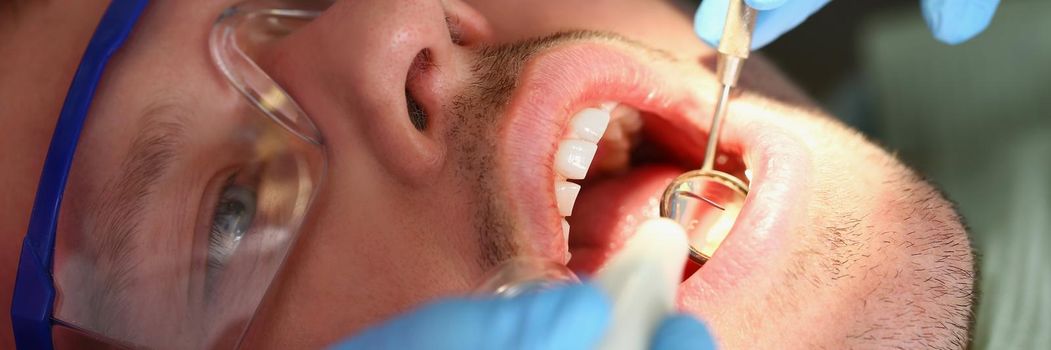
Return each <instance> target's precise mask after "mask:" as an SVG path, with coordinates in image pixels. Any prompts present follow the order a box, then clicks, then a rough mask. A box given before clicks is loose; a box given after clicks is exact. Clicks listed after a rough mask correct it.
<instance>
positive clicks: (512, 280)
mask: <svg viewBox="0 0 1051 350" xmlns="http://www.w3.org/2000/svg"><path fill="white" fill-rule="evenodd" d="M579 282H580V279H578V278H577V275H576V274H574V273H573V271H570V270H569V268H567V267H565V266H564V265H560V264H557V263H555V262H553V261H548V260H543V259H538V258H527V257H518V258H514V259H510V260H508V261H505V262H503V263H501V264H500V265H497V266H496V267H495V268H493V269H492V270H491V271H490V272H489V273H488V275H487V276H486V277H485V278H484V279H483V280H482V283H481V284H479V285H478V287H477V288H476V290H477V291H478V292H479V293H483V294H496V295H499V296H503V297H514V296H516V295H520V294H522V293H527V292H530V291H537V290H544V289H548V288H551V287H555V286H559V285H564V284H569V283H579Z"/></svg>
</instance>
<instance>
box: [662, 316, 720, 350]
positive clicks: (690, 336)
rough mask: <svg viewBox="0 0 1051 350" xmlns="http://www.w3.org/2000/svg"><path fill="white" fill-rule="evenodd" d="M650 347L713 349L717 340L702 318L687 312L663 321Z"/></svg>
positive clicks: (664, 348) (666, 349)
mask: <svg viewBox="0 0 1051 350" xmlns="http://www.w3.org/2000/svg"><path fill="white" fill-rule="evenodd" d="M650 348H651V349H654V350H680V349H681V350H686V349H695V350H712V349H715V348H716V346H715V340H713V339H712V335H711V333H709V332H708V327H705V325H704V324H703V323H701V321H700V320H698V319H696V318H694V317H693V316H690V315H687V314H676V315H672V316H669V317H668V318H666V319H664V321H663V322H661V325H660V326H659V327H658V328H657V332H656V334H655V335H654V337H653V344H652V345H651V346H650Z"/></svg>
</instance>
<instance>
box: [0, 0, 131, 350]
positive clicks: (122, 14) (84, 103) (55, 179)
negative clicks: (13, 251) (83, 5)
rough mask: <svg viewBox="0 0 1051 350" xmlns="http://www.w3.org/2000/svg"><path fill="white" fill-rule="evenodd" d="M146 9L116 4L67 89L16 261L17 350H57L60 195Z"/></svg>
mask: <svg viewBox="0 0 1051 350" xmlns="http://www.w3.org/2000/svg"><path fill="white" fill-rule="evenodd" d="M147 3H148V0H114V1H113V2H112V3H111V4H110V5H109V8H107V9H106V13H105V14H103V16H102V20H101V21H100V22H99V25H98V27H97V28H96V29H95V34H94V35H93V36H92V37H91V42H90V43H88V48H87V50H85V52H84V56H83V58H82V59H81V61H80V66H78V67H77V73H76V75H74V76H73V83H72V84H70V86H69V92H68V93H67V95H66V101H65V103H64V104H63V106H62V113H61V114H59V117H58V123H57V125H56V126H55V132H54V134H52V135H51V146H50V147H49V148H48V151H47V158H46V159H45V160H44V169H43V171H42V172H41V175H40V184H39V185H38V187H37V193H36V200H35V202H34V203H33V212H32V214H31V216H30V218H29V228H28V229H27V231H26V237H25V239H24V240H23V241H22V254H21V256H20V257H19V260H18V277H17V278H16V279H15V290H14V296H13V297H12V302H11V324H12V328H14V334H15V345H16V346H17V347H18V348H19V349H51V348H53V344H52V341H51V314H52V311H53V303H54V300H55V286H54V280H53V279H52V274H51V269H52V265H53V264H54V253H55V228H56V226H57V222H58V213H59V207H60V206H61V204H62V192H63V191H65V188H66V180H67V179H68V178H69V168H70V167H71V166H72V163H73V153H74V152H75V151H76V148H77V142H78V141H79V139H80V131H81V130H82V129H83V127H84V119H85V117H86V116H87V113H88V108H89V107H90V106H91V101H92V99H93V98H94V97H95V88H96V87H97V86H98V83H99V79H100V78H101V77H102V72H103V70H104V68H105V67H106V63H107V62H109V58H110V56H112V55H113V53H114V52H116V51H117V49H119V48H120V47H121V45H123V44H124V40H125V39H127V37H128V33H130V32H131V29H132V27H133V26H134V25H135V22H137V21H138V19H139V15H140V14H142V11H143V10H144V9H145V8H146V4H147Z"/></svg>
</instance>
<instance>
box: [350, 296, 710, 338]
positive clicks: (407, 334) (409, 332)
mask: <svg viewBox="0 0 1051 350" xmlns="http://www.w3.org/2000/svg"><path fill="white" fill-rule="evenodd" d="M610 312H611V307H610V304H609V299H608V298H607V297H606V296H605V294H603V293H602V292H601V291H600V290H598V289H597V288H596V287H594V286H592V285H589V284H580V285H572V286H566V287H560V288H555V289H551V290H545V291H542V292H538V293H529V294H523V295H519V296H516V297H514V298H509V299H505V298H490V299H450V300H445V301H441V302H437V303H434V304H430V305H428V306H424V307H423V308H421V309H418V310H416V311H414V312H412V313H409V314H406V315H404V316H401V317H399V318H396V319H394V320H392V321H389V322H387V323H385V324H382V325H379V326H377V327H374V328H371V329H368V330H365V331H364V332H363V333H361V334H360V335H358V336H356V337H354V338H351V339H349V340H347V341H344V342H342V343H340V344H337V345H336V346H334V347H333V349H340V350H357V349H362V350H364V349H399V350H403V349H567V350H571V349H593V348H594V347H595V346H596V345H597V344H598V343H599V341H600V340H601V339H602V335H603V333H604V332H605V331H606V328H607V326H608V325H609V321H610ZM653 348H654V349H657V350H674V349H702V350H703V349H714V346H713V345H712V340H711V337H710V336H709V335H708V332H707V330H706V329H705V328H704V325H702V324H701V323H700V322H699V321H697V320H696V319H694V318H693V317H690V316H686V315H676V316H672V317H668V318H667V319H666V320H665V322H663V324H662V325H661V326H660V328H659V329H658V331H657V334H656V335H655V336H654V340H653Z"/></svg>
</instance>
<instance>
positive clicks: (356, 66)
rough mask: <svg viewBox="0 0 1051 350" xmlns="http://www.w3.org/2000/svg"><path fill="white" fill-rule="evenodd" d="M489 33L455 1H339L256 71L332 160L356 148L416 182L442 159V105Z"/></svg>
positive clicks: (283, 43)
mask: <svg viewBox="0 0 1051 350" xmlns="http://www.w3.org/2000/svg"><path fill="white" fill-rule="evenodd" d="M488 36H489V29H488V25H487V23H486V22H485V20H484V18H482V17H481V16H480V15H479V14H478V13H477V12H475V11H474V10H473V9H472V8H470V7H469V6H467V5H465V4H463V3H461V2H459V1H458V0H451V1H443V2H439V1H433V0H372V1H370V0H364V1H361V0H359V1H340V2H336V3H335V4H333V5H332V6H331V7H330V8H329V9H328V10H326V11H325V12H324V13H323V14H322V15H321V16H320V17H319V18H317V19H316V20H315V21H314V22H312V23H310V24H309V25H307V26H305V27H303V28H302V29H300V30H298V31H296V32H295V33H293V34H291V35H290V36H289V37H288V38H286V39H285V40H282V41H281V42H279V43H277V44H275V46H274V47H273V49H272V51H271V52H269V53H266V54H263V56H264V57H265V58H264V59H262V61H263V62H262V64H263V65H265V66H264V70H267V71H268V72H270V74H271V75H273V76H274V78H275V80H277V81H278V82H279V83H280V84H282V85H283V86H285V88H286V89H287V90H289V92H290V93H291V94H292V96H293V98H295V99H296V100H297V101H298V102H299V104H300V105H302V106H303V108H304V110H306V112H307V114H308V115H309V116H310V117H311V119H312V120H313V121H314V122H315V124H317V126H318V129H319V130H320V131H321V133H322V135H323V137H324V139H325V142H326V143H327V146H328V150H329V152H330V156H331V157H330V158H331V159H339V158H340V156H341V155H340V153H341V152H344V151H346V150H348V149H355V150H356V149H360V148H361V147H364V148H366V149H368V150H369V151H370V152H371V153H373V155H374V157H370V158H372V159H376V160H378V161H379V163H381V164H380V165H382V166H383V167H385V168H387V169H388V170H389V172H388V173H389V174H393V175H395V176H399V177H401V178H402V179H403V180H407V181H422V179H425V178H426V176H427V175H428V174H429V173H430V172H431V171H433V170H435V169H437V168H439V167H440V164H441V163H442V160H443V159H444V149H445V148H444V147H443V140H442V136H443V135H444V132H443V131H444V130H445V129H446V127H447V126H448V125H447V121H448V118H447V117H446V116H445V115H444V111H443V110H442V109H443V108H442V105H443V102H444V101H448V100H449V99H450V98H452V96H453V95H454V94H455V92H456V91H457V90H458V87H459V84H460V83H461V81H463V80H464V79H462V78H461V77H463V76H466V74H468V73H469V72H468V67H467V64H465V63H466V62H467V55H468V54H469V53H470V50H469V47H470V46H474V45H478V44H480V43H483V42H485V41H486V39H487V37H488Z"/></svg>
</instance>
